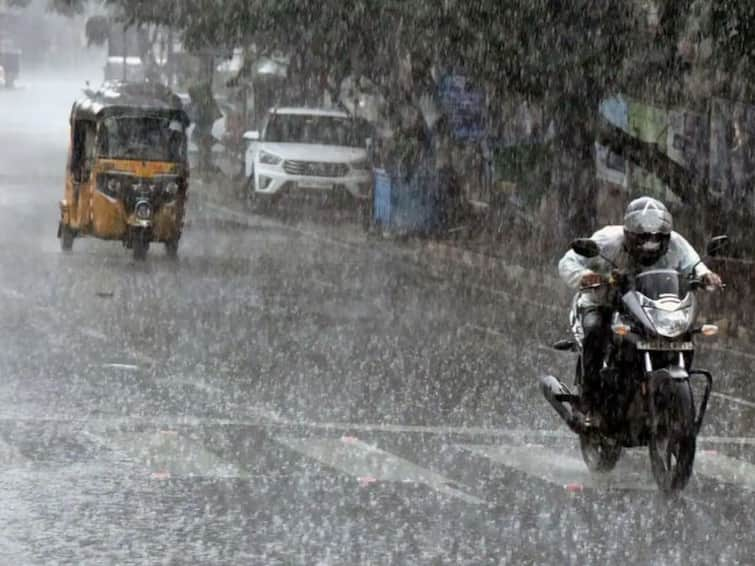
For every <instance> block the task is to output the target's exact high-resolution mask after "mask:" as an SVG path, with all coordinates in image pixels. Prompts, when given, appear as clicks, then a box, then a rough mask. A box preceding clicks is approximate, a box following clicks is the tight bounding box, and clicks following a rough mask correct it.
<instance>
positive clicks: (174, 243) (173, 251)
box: [165, 239, 178, 257]
mask: <svg viewBox="0 0 755 566" xmlns="http://www.w3.org/2000/svg"><path fill="white" fill-rule="evenodd" d="M165 253H166V254H167V255H168V257H177V256H178V239H175V240H168V241H167V242H165Z"/></svg>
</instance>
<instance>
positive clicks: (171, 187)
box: [165, 181, 178, 198]
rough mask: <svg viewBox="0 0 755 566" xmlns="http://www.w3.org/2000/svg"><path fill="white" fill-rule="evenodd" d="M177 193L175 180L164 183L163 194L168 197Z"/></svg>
mask: <svg viewBox="0 0 755 566" xmlns="http://www.w3.org/2000/svg"><path fill="white" fill-rule="evenodd" d="M177 193H178V183H176V182H175V181H171V182H170V183H168V184H167V185H165V194H166V195H168V196H169V197H171V198H172V197H174V196H176V194H177Z"/></svg>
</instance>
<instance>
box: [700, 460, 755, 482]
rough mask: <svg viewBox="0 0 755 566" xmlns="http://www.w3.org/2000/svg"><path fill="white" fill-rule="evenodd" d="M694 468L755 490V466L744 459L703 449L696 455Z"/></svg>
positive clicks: (721, 480)
mask: <svg viewBox="0 0 755 566" xmlns="http://www.w3.org/2000/svg"><path fill="white" fill-rule="evenodd" d="M694 470H695V472H697V473H700V474H703V475H705V476H708V477H710V478H713V479H714V480H717V481H720V482H724V483H733V484H737V485H740V486H742V487H745V488H747V489H749V490H755V466H753V465H752V464H750V463H749V462H745V461H744V460H739V459H737V458H730V457H729V456H724V455H722V454H718V453H710V452H706V451H702V452H698V453H697V454H696V455H695V468H694Z"/></svg>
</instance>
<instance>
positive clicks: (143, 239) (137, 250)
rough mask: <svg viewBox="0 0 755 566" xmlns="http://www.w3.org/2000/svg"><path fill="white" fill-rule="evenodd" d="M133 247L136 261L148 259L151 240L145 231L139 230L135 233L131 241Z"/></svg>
mask: <svg viewBox="0 0 755 566" xmlns="http://www.w3.org/2000/svg"><path fill="white" fill-rule="evenodd" d="M131 247H132V249H133V250H134V259H135V260H138V261H142V260H144V259H146V258H147V251H148V250H149V238H148V235H147V233H146V232H145V231H144V230H139V231H137V232H135V233H134V235H133V236H132V240H131Z"/></svg>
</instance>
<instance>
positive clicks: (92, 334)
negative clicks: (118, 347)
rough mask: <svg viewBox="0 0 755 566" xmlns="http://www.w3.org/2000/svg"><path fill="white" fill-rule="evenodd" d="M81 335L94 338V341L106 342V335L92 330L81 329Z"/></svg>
mask: <svg viewBox="0 0 755 566" xmlns="http://www.w3.org/2000/svg"><path fill="white" fill-rule="evenodd" d="M81 333H82V334H83V335H84V336H89V337H90V338H94V339H95V340H107V339H108V337H107V334H105V333H104V332H100V331H99V330H95V329H94V328H87V327H85V328H82V329H81Z"/></svg>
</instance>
